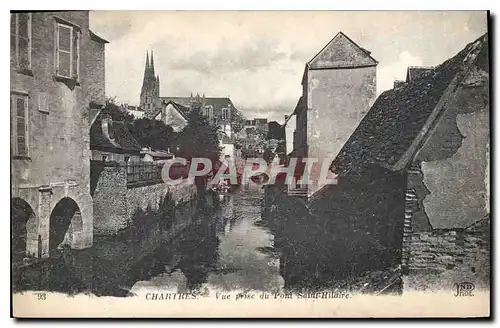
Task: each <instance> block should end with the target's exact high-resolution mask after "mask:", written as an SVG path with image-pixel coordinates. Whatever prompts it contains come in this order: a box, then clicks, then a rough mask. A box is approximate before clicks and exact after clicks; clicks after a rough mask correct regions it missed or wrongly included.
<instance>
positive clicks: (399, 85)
mask: <svg viewBox="0 0 500 328" xmlns="http://www.w3.org/2000/svg"><path fill="white" fill-rule="evenodd" d="M405 85H406V81H402V80H394V86H393V89H394V90H398V89H401V88H404V87H405Z"/></svg>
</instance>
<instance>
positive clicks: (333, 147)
mask: <svg viewBox="0 0 500 328" xmlns="http://www.w3.org/2000/svg"><path fill="white" fill-rule="evenodd" d="M376 72H377V71H376V67H375V66H373V67H364V68H346V69H323V70H309V71H308V74H307V78H308V82H307V93H306V94H305V97H307V101H306V104H307V145H308V154H307V156H308V157H310V158H318V159H319V160H320V162H322V160H323V159H325V158H330V159H331V160H333V159H334V158H335V157H336V156H337V154H338V152H339V151H340V149H342V147H343V146H344V144H345V142H346V141H347V140H348V139H349V137H350V136H351V134H352V133H353V132H354V129H356V127H357V126H358V124H359V122H360V121H361V120H362V119H363V117H364V116H365V114H366V113H367V112H368V110H369V109H370V106H371V105H372V104H373V102H374V101H375V98H376V93H377V83H376V77H377V75H376ZM314 191H315V190H310V191H309V192H308V194H309V196H310V195H311V194H312V193H313V192H314Z"/></svg>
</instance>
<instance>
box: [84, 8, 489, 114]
mask: <svg viewBox="0 0 500 328" xmlns="http://www.w3.org/2000/svg"><path fill="white" fill-rule="evenodd" d="M90 27H91V29H92V30H93V32H95V33H97V34H98V35H99V36H101V37H103V38H104V39H106V40H108V41H109V42H110V43H109V44H107V45H106V95H107V96H110V97H116V99H117V101H118V102H120V103H129V104H133V105H137V104H138V102H139V94H140V88H141V85H142V78H143V73H144V65H145V60H146V51H151V50H153V51H154V59H155V70H156V73H157V74H159V76H160V96H164V97H166V96H189V95H190V93H191V92H193V93H194V94H196V93H197V92H198V93H200V94H202V93H205V95H206V96H207V97H227V96H229V97H230V98H231V100H232V102H233V104H234V105H235V107H236V108H238V109H239V110H240V111H241V112H242V113H243V114H244V115H245V116H246V117H247V118H255V117H263V118H268V119H269V120H277V121H278V122H283V120H284V115H285V114H290V113H291V112H292V111H293V109H294V107H295V104H296V102H297V100H298V98H299V97H300V95H301V92H302V89H301V85H300V83H301V78H302V74H303V71H304V65H305V63H306V62H308V61H309V60H310V59H311V58H312V57H313V56H314V55H315V54H316V53H318V52H319V51H320V50H321V49H322V48H323V47H324V46H325V45H326V44H327V43H328V42H329V41H330V40H331V39H332V38H333V37H334V36H335V35H336V34H337V33H338V32H340V31H342V32H343V33H344V34H346V35H347V36H348V37H349V38H351V39H352V40H353V41H354V42H356V43H357V44H358V45H359V46H361V47H363V48H365V49H367V50H369V51H371V55H372V57H374V58H375V59H376V60H377V61H378V62H379V64H378V67H377V92H378V93H379V94H380V93H381V92H382V91H384V90H387V89H390V88H392V85H393V81H394V79H404V78H405V74H406V68H407V67H408V66H421V65H423V66H434V65H438V64H440V63H442V62H443V61H445V60H446V59H448V58H450V57H453V56H454V55H455V54H457V53H458V52H459V51H460V50H461V49H463V48H464V47H465V46H466V45H467V44H468V43H469V42H471V41H474V40H475V39H476V38H478V37H479V36H481V35H482V34H484V33H486V31H487V25H486V12H482V11H475V12H471V11H468V12H467V11H441V12H438V11H407V12H397V11H394V12H387V11H345V12H342V11H281V12H279V11H278V12H276V11H275V12H266V11H261V12H251V11H247V12H244V11H237V12H235V11H233V12H230V11H214V12H196V11H191V12H185V11H184V12H183V11H177V12H176V11H93V12H91V20H90Z"/></svg>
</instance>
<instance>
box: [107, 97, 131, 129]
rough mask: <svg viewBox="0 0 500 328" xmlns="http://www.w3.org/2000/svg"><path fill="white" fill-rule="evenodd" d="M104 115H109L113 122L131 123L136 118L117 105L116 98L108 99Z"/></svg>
mask: <svg viewBox="0 0 500 328" xmlns="http://www.w3.org/2000/svg"><path fill="white" fill-rule="evenodd" d="M102 113H106V114H109V115H110V116H111V119H112V120H113V121H120V122H125V123H131V122H132V121H133V120H134V116H133V115H132V114H130V113H127V111H125V110H123V109H122V108H120V106H118V105H117V104H116V100H115V98H111V97H110V98H107V99H106V104H105V106H104V109H103V110H102Z"/></svg>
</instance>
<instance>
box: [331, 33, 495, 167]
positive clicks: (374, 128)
mask: <svg viewBox="0 0 500 328" xmlns="http://www.w3.org/2000/svg"><path fill="white" fill-rule="evenodd" d="M479 49H480V54H479V56H478V57H479V58H478V60H479V61H481V60H482V59H481V57H482V56H487V53H488V39H487V35H483V36H482V37H480V38H479V39H477V40H476V41H475V42H472V43H470V44H468V45H467V46H466V47H465V49H463V50H462V51H460V52H459V53H458V54H457V55H456V56H455V57H453V58H451V59H449V60H447V61H445V62H444V63H442V64H441V65H439V66H437V67H436V68H435V69H433V70H432V71H430V72H429V73H427V74H424V75H422V76H420V77H418V78H416V79H414V80H412V81H411V82H410V83H408V84H407V85H406V86H404V87H402V88H400V89H396V90H388V91H385V92H384V93H382V94H381V95H380V96H379V97H378V98H377V100H376V101H375V103H374V104H373V106H372V107H371V109H370V111H369V112H368V113H367V114H366V116H365V117H364V118H363V120H362V121H361V122H360V124H359V125H358V127H357V128H356V130H355V131H354V133H353V134H352V135H351V137H350V138H349V140H348V141H347V142H346V144H345V145H344V147H343V148H342V149H341V151H340V152H339V155H338V156H337V158H336V159H335V160H334V161H333V163H332V169H333V171H334V172H335V173H336V174H338V175H347V174H350V173H355V172H357V171H358V170H359V169H360V168H361V167H363V166H366V165H370V164H377V165H380V166H383V167H386V168H391V166H394V165H395V164H396V163H397V162H398V161H399V160H400V159H401V157H402V156H403V155H404V154H405V152H406V151H407V150H408V149H409V148H410V146H411V144H412V143H413V141H414V140H415V139H416V138H417V137H418V135H419V134H420V133H421V131H422V128H423V127H424V124H425V123H426V122H427V120H428V119H429V117H430V115H431V113H432V112H433V111H434V109H435V108H436V105H437V104H438V102H439V100H440V99H441V97H442V96H443V93H444V92H445V90H446V89H447V87H448V86H449V85H450V84H451V83H452V81H453V80H454V78H455V77H457V76H458V75H459V74H463V73H465V71H466V70H467V68H468V67H470V66H471V64H472V61H473V60H474V59H475V58H476V57H475V55H477V52H478V51H479Z"/></svg>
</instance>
